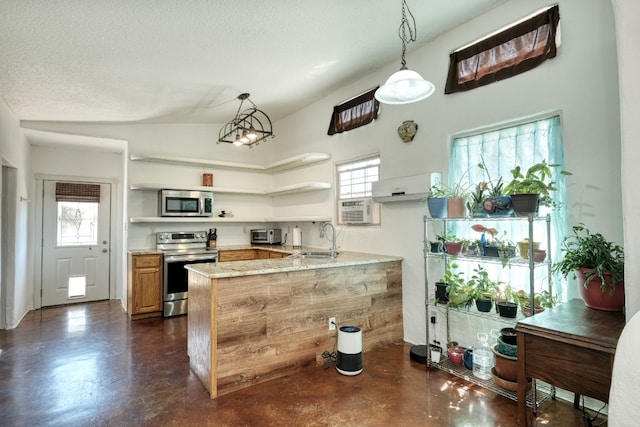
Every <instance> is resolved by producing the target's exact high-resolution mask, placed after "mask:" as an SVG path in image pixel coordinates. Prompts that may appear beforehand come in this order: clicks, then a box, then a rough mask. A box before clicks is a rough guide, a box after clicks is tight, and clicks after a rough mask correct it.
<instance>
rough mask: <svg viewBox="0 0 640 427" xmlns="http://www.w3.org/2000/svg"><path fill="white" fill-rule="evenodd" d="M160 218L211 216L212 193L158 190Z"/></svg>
mask: <svg viewBox="0 0 640 427" xmlns="http://www.w3.org/2000/svg"><path fill="white" fill-rule="evenodd" d="M158 215H160V216H213V192H211V191H184V190H160V191H159V192H158Z"/></svg>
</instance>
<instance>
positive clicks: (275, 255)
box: [269, 251, 289, 258]
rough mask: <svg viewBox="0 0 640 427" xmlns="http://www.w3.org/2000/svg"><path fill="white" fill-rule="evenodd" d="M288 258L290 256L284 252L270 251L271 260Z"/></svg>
mask: <svg viewBox="0 0 640 427" xmlns="http://www.w3.org/2000/svg"><path fill="white" fill-rule="evenodd" d="M287 256H289V254H285V253H282V252H274V251H269V258H285V257H287Z"/></svg>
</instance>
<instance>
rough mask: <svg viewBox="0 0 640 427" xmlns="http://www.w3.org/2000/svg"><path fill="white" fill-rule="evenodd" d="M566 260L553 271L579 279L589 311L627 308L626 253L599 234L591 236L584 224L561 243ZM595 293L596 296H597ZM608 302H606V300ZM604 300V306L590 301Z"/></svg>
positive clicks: (554, 266) (576, 226) (555, 266)
mask: <svg viewBox="0 0 640 427" xmlns="http://www.w3.org/2000/svg"><path fill="white" fill-rule="evenodd" d="M561 252H562V254H563V257H562V259H561V260H560V261H558V262H556V263H555V264H554V265H553V271H554V272H557V273H560V274H562V275H563V276H565V277H568V276H572V277H573V278H577V279H578V284H579V286H580V291H581V295H582V297H583V299H585V304H586V305H587V306H588V307H592V308H597V309H601V310H607V311H619V310H622V308H623V307H624V250H623V248H622V247H621V246H620V245H618V244H615V243H613V242H611V241H609V240H607V239H606V238H605V237H604V236H603V235H602V234H600V233H591V232H590V231H589V229H588V228H586V227H585V225H584V224H582V223H581V224H578V225H574V226H573V234H572V235H569V236H566V237H565V238H564V239H563V241H562V246H561ZM594 291H595V292H594ZM607 295H608V296H609V298H606V296H607ZM594 297H605V299H604V301H603V302H594V301H591V298H594Z"/></svg>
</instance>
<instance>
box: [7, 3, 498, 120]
mask: <svg viewBox="0 0 640 427" xmlns="http://www.w3.org/2000/svg"><path fill="white" fill-rule="evenodd" d="M504 1H506V0H429V1H425V0H422V1H419V0H409V1H408V4H409V7H410V8H411V11H412V13H413V15H414V16H415V19H416V22H417V36H418V41H417V42H416V43H412V44H411V45H409V50H411V49H415V48H416V47H418V46H420V45H421V44H424V43H426V42H428V41H429V40H431V39H433V38H435V37H436V36H437V35H439V34H442V33H443V32H446V31H447V30H448V29H450V28H452V27H455V26H457V25H460V24H462V23H464V22H465V21H467V20H469V19H471V18H472V17H474V16H477V15H478V14H481V13H483V12H485V11H487V10H489V9H491V8H493V7H495V6H496V5H497V4H499V3H502V2H504ZM401 4H402V2H401V0H394V1H392V0H348V1H345V0H323V1H300V0H298V1H293V0H271V1H266V0H91V1H79V0H47V1H45V0H0V96H2V98H3V100H4V101H5V103H6V104H7V105H8V106H9V107H10V108H11V109H12V111H13V112H14V113H15V114H16V116H17V117H18V118H19V119H20V120H45V121H79V122H151V123H154V122H156V123H160V122H164V123H223V122H225V121H227V120H229V118H230V117H231V116H232V115H233V114H234V113H235V110H236V109H237V107H238V105H239V101H238V100H237V96H238V95H239V94H240V93H242V92H249V93H251V100H252V101H253V102H255V103H256V104H257V105H258V107H259V108H260V109H262V110H264V111H266V112H268V114H269V115H270V116H271V118H272V119H273V120H277V119H279V118H282V117H285V116H287V115H288V114H291V113H292V112H294V111H296V110H298V109H300V108H301V107H303V106H305V105H308V104H310V103H311V102H313V101H314V100H316V99H319V98H320V97H322V96H323V95H324V94H326V93H327V92H329V91H332V90H334V89H335V88H336V87H339V86H341V85H343V84H345V83H348V82H349V81H352V80H354V79H356V78H358V77H360V76H362V75H363V74H364V73H368V72H370V71H372V70H375V69H377V68H380V67H382V66H384V65H386V64H390V63H396V64H398V67H399V64H400V51H401V42H400V39H399V38H398V27H399V25H400V19H401ZM414 68H416V71H420V70H419V67H414ZM380 83H383V82H380Z"/></svg>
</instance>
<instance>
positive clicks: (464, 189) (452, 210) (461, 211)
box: [444, 169, 471, 218]
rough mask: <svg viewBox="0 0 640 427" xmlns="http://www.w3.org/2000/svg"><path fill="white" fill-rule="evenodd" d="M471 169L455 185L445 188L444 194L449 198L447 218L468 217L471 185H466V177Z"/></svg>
mask: <svg viewBox="0 0 640 427" xmlns="http://www.w3.org/2000/svg"><path fill="white" fill-rule="evenodd" d="M468 173H469V169H467V170H466V172H465V173H463V174H462V176H461V177H460V179H459V180H458V182H456V184H455V185H452V186H449V185H445V186H444V192H445V195H446V197H447V216H448V217H449V218H464V217H465V216H466V212H465V209H466V206H467V199H468V197H469V189H470V188H471V187H470V186H469V185H465V179H466V176H467V175H468Z"/></svg>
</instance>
